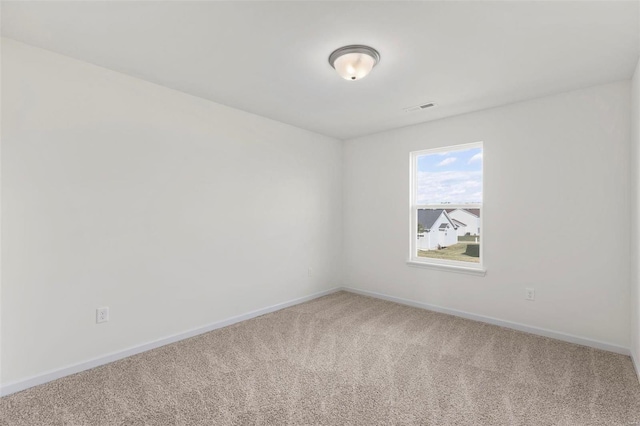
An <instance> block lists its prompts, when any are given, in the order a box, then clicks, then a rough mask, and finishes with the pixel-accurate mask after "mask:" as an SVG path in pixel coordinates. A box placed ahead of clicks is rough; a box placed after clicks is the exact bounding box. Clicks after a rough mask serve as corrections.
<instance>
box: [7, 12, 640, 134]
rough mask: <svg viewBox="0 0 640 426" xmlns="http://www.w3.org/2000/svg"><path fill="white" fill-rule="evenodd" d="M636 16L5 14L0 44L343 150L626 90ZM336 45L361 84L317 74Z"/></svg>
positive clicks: (638, 46) (639, 45)
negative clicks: (519, 106) (540, 102)
mask: <svg viewBox="0 0 640 426" xmlns="http://www.w3.org/2000/svg"><path fill="white" fill-rule="evenodd" d="M639 17H640V9H639V2H638V1H627V2H622V1H620V2H618V1H604V2H590V1H587V2H575V1H571V2H569V1H567V2H564V1H555V2H551V1H548V2H547V1H534V2H521V1H517V2H504V1H499V2H487V1H470V2H458V1H429V2H416V1H412V2H395V1H391V2H302V1H300V2H271V1H261V2H202V1H196V2H159V1H140V2H129V1H126V2H95V1H89V2H77V1H70V2H61V1H55V2H50V1H44V2H24V1H19V2H6V1H5V2H2V35H3V36H6V37H9V38H12V39H15V40H18V41H22V42H25V43H28V44H31V45H34V46H38V47H42V48H45V49H49V50H52V51H54V52H58V53H61V54H64V55H68V56H70V57H73V58H77V59H81V60H83V61H86V62H90V63H93V64H97V65H100V66H103V67H105V68H109V69H112V70H115V71H119V72H122V73H125V74H128V75H131V76H134V77H139V78H141V79H144V80H147V81H151V82H154V83H157V84H160V85H163V86H166V87H170V88H172V89H176V90H180V91H183V92H186V93H189V94H192V95H195V96H199V97H202V98H206V99H210V100H212V101H215V102H218V103H221V104H225V105H228V106H231V107H235V108H238V109H241V110H245V111H248V112H252V113H255V114H259V115H262V116H265V117H269V118H272V119H275V120H279V121H282V122H285V123H289V124H292V125H294V126H298V127H301V128H304V129H309V130H312V131H315V132H318V133H322V134H325V135H330V136H334V137H336V138H340V139H348V138H352V137H356V136H360V135H365V134H371V133H376V132H379V131H383V130H387V129H391V128H395V127H401V126H406V125H410V124H415V123H419V122H424V121H429V120H434V119H438V118H442V117H446V116H451V115H455V114H461V113H464V112H469V111H473V110H478V109H483V108H488V107H493V106H498V105H503V104H506V103H510V102H515V101H519V100H523V99H528V98H532V97H537V96H544V95H548V94H551V93H558V92H562V91H568V90H573V89H577V88H581V87H587V86H591V85H595V84H600V83H606V82H611V81H616V80H622V79H629V78H630V77H631V76H632V74H633V71H634V67H635V64H636V63H637V60H638V55H639V52H640V32H639V19H640V18H639ZM347 44H367V45H370V46H372V47H374V48H376V49H377V50H378V51H379V52H380V55H381V61H380V63H379V64H378V66H377V67H376V68H375V69H374V70H373V71H372V72H371V74H370V75H369V76H368V77H366V78H364V79H362V80H358V81H354V82H351V81H346V80H343V79H341V78H340V77H339V76H338V75H337V74H336V73H335V71H334V70H333V69H332V68H331V66H330V65H329V63H328V62H327V58H328V56H329V54H330V53H331V52H332V51H333V50H334V49H336V48H338V47H341V46H343V45H347ZM426 102H435V103H436V104H437V106H436V107H435V108H430V109H427V110H422V111H419V112H413V113H407V112H404V111H403V108H405V107H410V106H415V105H419V104H422V103H426Z"/></svg>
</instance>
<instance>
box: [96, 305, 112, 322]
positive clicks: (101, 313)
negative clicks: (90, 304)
mask: <svg viewBox="0 0 640 426" xmlns="http://www.w3.org/2000/svg"><path fill="white" fill-rule="evenodd" d="M107 321H109V308H98V309H96V323H97V324H100V323H101V322H107Z"/></svg>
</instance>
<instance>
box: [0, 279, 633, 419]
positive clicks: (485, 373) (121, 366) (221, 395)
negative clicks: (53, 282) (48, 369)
mask: <svg viewBox="0 0 640 426" xmlns="http://www.w3.org/2000/svg"><path fill="white" fill-rule="evenodd" d="M639 421H640V385H639V384H638V380H637V378H636V377H635V373H634V370H633V366H632V364H631V360H630V358H629V357H627V356H622V355H616V354H613V353H608V352H603V351H599V350H595V349H590V348H586V347H583V346H578V345H573V344H569V343H564V342H560V341H557V340H552V339H547V338H543V337H538V336H534V335H530V334H526V333H521V332H517V331H513V330H509V329H505V328H501V327H497V326H493V325H488V324H484V323H480V322H475V321H470V320H465V319H461V318H457V317H453V316H449V315H444V314H439V313H434V312H429V311H425V310H421V309H417V308H411V307H407V306H403V305H398V304H395V303H391V302H386V301H382V300H377V299H372V298H369V297H364V296H358V295H354V294H351V293H346V292H339V293H335V294H331V295H329V296H326V297H322V298H320V299H316V300H313V301H311V302H308V303H304V304H301V305H297V306H294V307H291V308H288V309H284V310H281V311H278V312H275V313H272V314H268V315H264V316H261V317H259V318H255V319H252V320H249V321H245V322H242V323H239V324H236V325H233V326H230V327H226V328H223V329H220V330H216V331H212V332H209V333H206V334H203V335H200V336H197V337H194V338H191V339H188V340H184V341H181V342H178V343H175V344H172V345H168V346H164V347H162V348H158V349H155V350H152V351H149V352H146V353H143V354H140V355H136V356H133V357H130V358H126V359H123V360H121V361H117V362H114V363H112V364H109V365H105V366H102V367H98V368H95V369H93V370H89V371H85V372H82V373H79V374H76V375H73V376H69V377H66V378H63V379H60V380H57V381H55V382H51V383H48V384H45V385H42V386H38V387H36V388H32V389H29V390H26V391H23V392H20V393H17V394H14V395H10V396H7V397H4V398H2V399H0V424H2V425H28V426H39V425H234V424H239V425H244V424H262V425H285V424H295V425H311V424H322V425H378V424H380V425H391V424H416V425H417V424H419V425H609V426H610V425H630V424H634V423H636V422H639Z"/></svg>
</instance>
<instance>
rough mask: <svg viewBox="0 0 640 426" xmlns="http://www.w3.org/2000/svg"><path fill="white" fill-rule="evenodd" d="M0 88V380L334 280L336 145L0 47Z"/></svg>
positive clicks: (338, 196) (338, 211)
mask: <svg viewBox="0 0 640 426" xmlns="http://www.w3.org/2000/svg"><path fill="white" fill-rule="evenodd" d="M211 78H215V76H212V77H211ZM2 88H3V90H2V106H3V108H2V124H3V126H2V150H3V153H2V154H3V155H2V197H3V200H2V266H3V269H2V330H1V335H2V383H3V384H5V385H6V384H8V383H11V382H15V381H19V380H22V379H24V378H26V377H29V376H33V375H37V374H41V373H42V372H45V371H48V370H54V369H57V368H60V367H65V366H68V365H71V364H75V363H78V362H82V361H84V360H87V359H91V358H94V357H98V356H101V355H103V354H106V353H110V352H113V351H119V350H123V349H125V348H129V347H132V346H135V345H138V344H141V343H145V342H149V341H152V340H155V339H160V338H163V337H165V336H170V335H173V334H176V333H180V332H183V331H185V330H189V329H192V328H196V327H201V326H204V325H207V324H209V323H213V322H216V321H220V320H224V319H226V318H229V317H233V316H236V315H239V314H243V313H246V312H249V311H253V310H256V309H260V308H263V307H267V306H271V305H275V304H277V303H280V302H284V301H288V300H291V299H295V298H298V297H302V296H306V295H309V294H312V293H315V292H319V291H323V290H326V289H328V288H331V287H335V286H338V285H339V284H340V269H341V268H340V261H341V244H342V239H341V233H342V230H341V221H342V206H341V202H342V187H341V162H342V144H341V142H340V141H338V140H336V139H332V138H328V137H325V136H321V135H317V134H314V133H311V132H308V131H304V130H301V129H297V128H295V127H292V126H289V125H285V124H282V123H278V122H275V121H271V120H268V119H265V118H262V117H258V116H255V115H251V114H248V113H244V112H241V111H237V110H233V109H230V108H227V107H225V106H221V105H217V104H214V103H212V102H209V101H205V100H202V99H198V98H195V97H192V96H189V95H185V94H183V93H180V92H176V91H172V90H169V89H166V88H163V87H160V86H156V85H154V84H150V83H147V82H144V81H141V80H137V79H135V78H131V77H127V76H124V75H122V74H118V73H115V72H111V71H108V70H106V69H102V68H99V67H96V66H93V65H90V64H87V63H83V62H79V61H76V60H73V59H70V58H67V57H64V56H60V55H57V54H53V53H51V52H47V51H44V50H40V49H36V48H33V47H29V46H27V45H23V44H20V43H17V42H14V41H11V40H6V39H5V40H3V41H2ZM309 268H311V276H309ZM102 306H108V307H109V308H110V316H111V319H110V321H109V322H108V323H104V324H99V325H96V321H95V310H96V308H98V307H102Z"/></svg>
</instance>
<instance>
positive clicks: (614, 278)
mask: <svg viewBox="0 0 640 426" xmlns="http://www.w3.org/2000/svg"><path fill="white" fill-rule="evenodd" d="M629 91H630V83H629V82H628V81H625V82H618V83H612V84H608V85H604V86H599V87H592V88H588V89H584V90H578V91H574V92H570V93H564V94H559V95H556V96H551V97H545V98H540V99H534V100H530V101H526V102H521V103H517V104H512V105H507V106H504V107H500V108H495V109H491V110H485V111H480V112H475V113H471V114H466V115H462V116H457V117H452V118H448V119H443V120H438V121H433V122H430V123H425V124H421V125H416V126H411V127H406V128H402V129H397V130H393V131H388V132H384V133H379V134H375V135H371V136H366V137H361V138H357V139H352V140H348V141H345V146H344V152H345V155H344V172H343V178H344V212H345V213H344V222H343V227H344V245H343V250H344V256H345V259H344V265H345V268H344V277H343V283H344V285H345V286H347V287H351V288H355V289H361V290H366V291H370V292H376V293H381V294H386V295H390V296H393V297H397V298H402V299H408V300H412V301H416V302H421V303H427V304H431V305H436V306H440V307H443V308H447V309H451V310H458V311H463V312H467V313H470V314H475V315H481V316H487V317H492V318H495V319H499V320H503V321H511V322H516V323H520V324H524V325H528V326H530V327H537V328H543V329H547V330H552V331H556V332H560V333H565V334H570V335H572V336H577V337H581V338H585V339H590V340H595V341H599V342H604V343H608V344H611V345H615V346H620V347H622V348H628V347H629V302H628V300H629V260H630V259H629V244H630V238H629V235H630V230H629V223H630V217H629V215H630V205H629V160H628V156H629V129H630V123H629V116H630V111H629V105H630V97H629ZM436 101H437V100H436ZM422 114H428V112H422ZM478 141H483V142H484V161H485V164H484V170H485V175H484V182H485V183H484V210H483V213H484V223H483V227H484V228H483V238H484V263H485V266H486V269H487V274H486V276H484V277H479V276H471V275H465V274H460V273H455V272H450V271H439V270H432V269H424V268H416V267H411V266H408V265H407V264H406V260H407V258H408V255H409V153H410V152H411V151H414V150H421V149H428V148H435V147H443V146H449V145H456V144H464V143H471V142H478ZM590 230H592V231H593V233H591V232H590ZM525 287H533V288H534V289H535V291H536V300H535V301H534V302H531V301H526V300H525V299H524V295H525Z"/></svg>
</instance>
